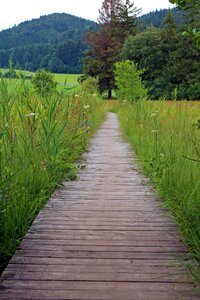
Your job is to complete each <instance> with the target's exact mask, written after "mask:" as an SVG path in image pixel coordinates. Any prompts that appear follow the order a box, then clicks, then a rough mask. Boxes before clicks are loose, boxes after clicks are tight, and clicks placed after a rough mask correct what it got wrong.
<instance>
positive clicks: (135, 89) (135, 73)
mask: <svg viewBox="0 0 200 300" xmlns="http://www.w3.org/2000/svg"><path fill="white" fill-rule="evenodd" d="M141 74H142V71H140V70H138V69H137V67H136V65H135V64H134V62H132V61H130V60H126V61H121V62H117V63H116V64H115V81H116V85H117V94H118V96H119V98H120V99H122V100H128V101H131V102H133V101H136V100H139V99H142V98H144V97H146V95H147V92H146V89H145V88H144V86H143V84H142V80H141V78H140V75H141Z"/></svg>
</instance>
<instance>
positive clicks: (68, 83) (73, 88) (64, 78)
mask: <svg viewBox="0 0 200 300" xmlns="http://www.w3.org/2000/svg"><path fill="white" fill-rule="evenodd" d="M7 72H9V69H2V68H0V73H1V74H3V75H5V73H7ZM15 72H16V73H17V74H18V75H19V79H11V78H5V80H6V81H7V82H8V86H9V87H10V89H11V90H12V89H14V90H16V88H18V87H19V86H20V85H21V82H20V78H21V74H23V75H24V76H28V77H32V76H34V74H35V73H34V72H29V71H19V70H16V71H15ZM53 75H54V80H55V81H56V82H57V83H58V85H57V89H58V91H59V92H61V91H64V92H67V93H73V92H78V91H79V90H80V85H79V83H78V81H77V80H78V77H79V76H80V75H81V74H53ZM29 83H30V79H27V80H26V84H27V85H29Z"/></svg>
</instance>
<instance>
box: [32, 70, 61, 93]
mask: <svg viewBox="0 0 200 300" xmlns="http://www.w3.org/2000/svg"><path fill="white" fill-rule="evenodd" d="M31 82H32V84H33V86H34V90H35V92H36V94H37V95H39V96H42V97H48V96H50V95H51V94H52V93H54V92H55V91H56V85H57V83H56V82H55V81H54V78H53V74H51V73H48V72H46V71H45V70H44V69H41V70H39V71H37V72H36V73H35V76H34V77H33V79H32V81H31Z"/></svg>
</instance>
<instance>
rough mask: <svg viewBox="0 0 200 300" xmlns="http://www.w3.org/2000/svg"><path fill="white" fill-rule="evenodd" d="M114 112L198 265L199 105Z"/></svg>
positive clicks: (136, 106) (138, 106)
mask: <svg viewBox="0 0 200 300" xmlns="http://www.w3.org/2000/svg"><path fill="white" fill-rule="evenodd" d="M118 114H119V118H120V122H121V126H122V128H123V131H124V133H125V136H126V137H127V139H128V141H129V142H130V143H131V145H132V147H133V149H134V151H135V152H136V154H137V157H138V160H139V164H140V166H141V167H142V168H143V170H144V173H145V174H146V175H147V176H149V177H150V178H151V180H152V182H153V184H154V186H155V187H156V188H157V190H158V191H159V194H160V195H161V196H162V198H163V199H164V200H165V205H166V206H167V207H168V208H169V209H170V210H171V212H172V214H173V215H174V216H175V217H176V220H177V224H178V226H179V228H180V229H181V231H182V233H183V238H184V241H185V243H186V244H187V245H188V247H189V248H190V250H191V251H192V252H193V253H194V254H195V256H196V258H197V260H198V261H199V262H200V150H199V149H200V147H199V146H200V129H199V123H200V122H199V123H198V119H199V118H200V104H199V103H198V102H184V101H181V102H178V101H177V102H176V101H174V102H167V101H157V102H154V101H141V102H136V103H133V104H132V105H130V104H124V105H121V106H120V108H119V109H118ZM199 279H200V277H199Z"/></svg>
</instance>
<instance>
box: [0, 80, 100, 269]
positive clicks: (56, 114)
mask: <svg viewBox="0 0 200 300" xmlns="http://www.w3.org/2000/svg"><path fill="white" fill-rule="evenodd" d="M104 116H105V107H104V104H103V102H102V100H101V99H100V98H99V97H98V96H97V95H93V96H92V95H89V94H87V91H85V93H81V94H79V95H71V96H68V97H67V96H66V95H64V94H58V93H56V94H55V95H52V97H46V98H41V97H38V96H36V95H34V94H33V91H32V89H31V87H30V85H29V84H27V81H25V80H21V81H13V80H10V81H9V79H3V78H2V79H0V264H1V265H2V266H3V265H4V263H5V262H7V261H8V259H9V258H10V257H11V255H12V254H13V253H14V252H15V249H16V247H17V246H18V245H19V243H20V241H21V239H22V237H23V236H24V234H25V233H26V232H27V229H28V228H29V226H30V224H31V223H32V221H33V219H34V217H35V215H36V214H37V213H38V211H39V210H40V209H41V208H42V206H43V205H44V203H45V201H46V200H47V199H48V197H49V196H50V194H51V193H52V192H53V191H54V189H55V188H56V186H57V185H59V184H60V183H61V181H62V180H63V179H64V180H70V179H73V178H74V177H75V174H76V166H75V164H74V162H75V161H76V160H77V159H78V158H79V157H80V155H81V154H82V153H83V152H84V150H85V147H86V145H87V141H88V138H89V137H90V136H91V135H92V134H93V132H94V131H95V130H96V129H97V128H98V127H99V125H100V124H101V122H102V120H103V119H104Z"/></svg>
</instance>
